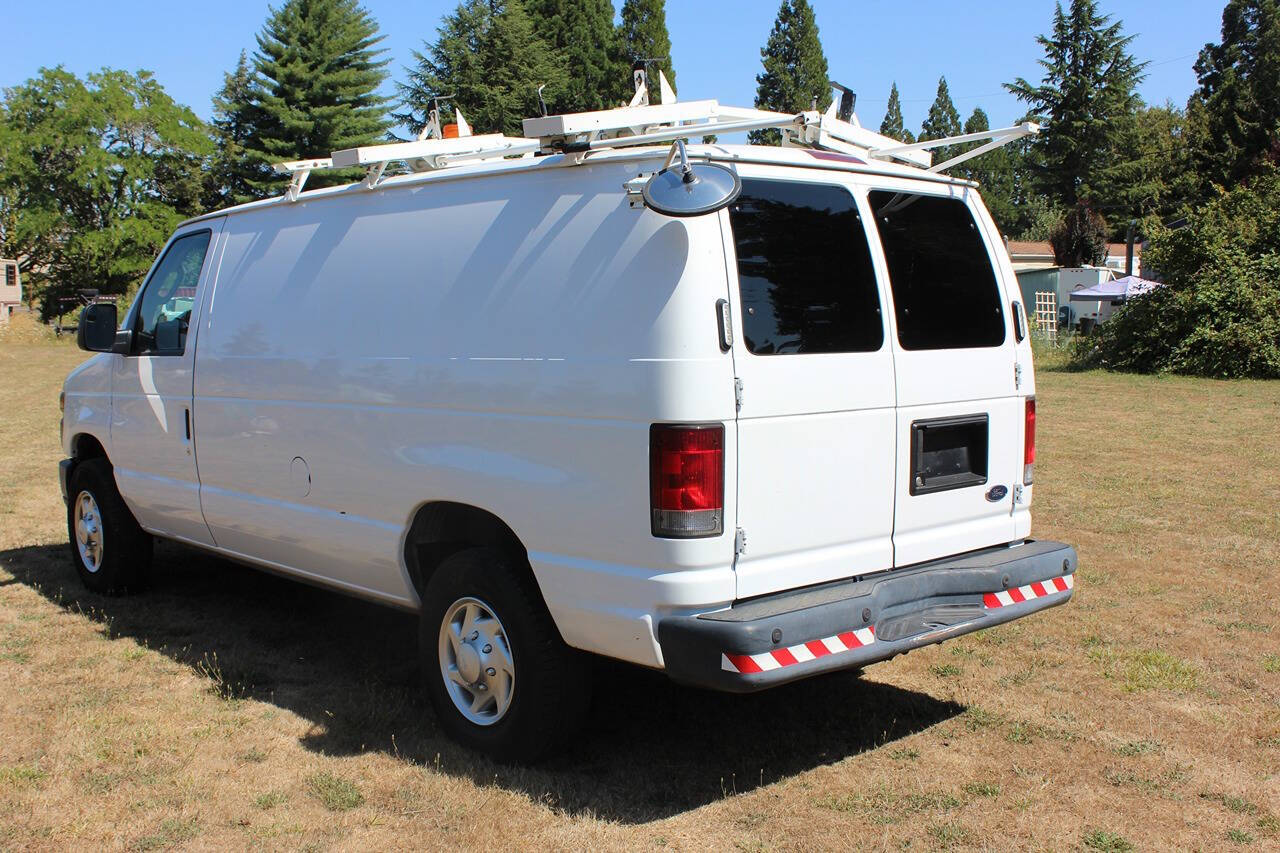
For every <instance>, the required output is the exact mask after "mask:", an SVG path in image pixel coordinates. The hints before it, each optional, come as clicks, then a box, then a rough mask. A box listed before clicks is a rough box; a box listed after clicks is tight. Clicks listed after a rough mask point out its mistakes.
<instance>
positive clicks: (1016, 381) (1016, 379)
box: [1013, 361, 1022, 391]
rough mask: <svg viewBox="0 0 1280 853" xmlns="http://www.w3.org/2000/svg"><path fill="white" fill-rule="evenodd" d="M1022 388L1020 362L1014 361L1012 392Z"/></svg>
mask: <svg viewBox="0 0 1280 853" xmlns="http://www.w3.org/2000/svg"><path fill="white" fill-rule="evenodd" d="M1021 387H1022V362H1020V361H1015V362H1014V363H1013V390H1015V391H1016V390H1018V389H1019V388H1021Z"/></svg>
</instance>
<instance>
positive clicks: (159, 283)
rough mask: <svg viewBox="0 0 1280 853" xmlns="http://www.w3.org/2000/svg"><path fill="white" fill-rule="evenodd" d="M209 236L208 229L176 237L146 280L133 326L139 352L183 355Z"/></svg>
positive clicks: (207, 248) (136, 349)
mask: <svg viewBox="0 0 1280 853" xmlns="http://www.w3.org/2000/svg"><path fill="white" fill-rule="evenodd" d="M209 237H210V233H209V232H208V231H199V232H196V233H194V234H187V235H185V236H183V237H179V238H178V239H177V240H174V241H173V243H171V244H170V245H169V250H168V251H167V252H165V253H164V257H163V258H161V260H160V264H159V266H157V267H156V271H155V272H154V273H153V274H152V276H151V278H150V279H148V280H147V283H146V287H145V289H144V290H143V291H142V304H141V305H139V306H138V319H137V322H136V324H135V326H134V329H135V330H136V332H137V334H136V336H135V339H136V342H137V343H136V348H135V351H136V352H137V353H138V354H144V353H146V354H150V355H182V353H183V350H185V349H186V346H187V326H188V325H189V324H190V322H191V309H192V307H193V306H194V304H195V296H196V284H197V283H198V282H199V281H200V268H201V267H203V266H204V256H205V252H207V251H208V250H209Z"/></svg>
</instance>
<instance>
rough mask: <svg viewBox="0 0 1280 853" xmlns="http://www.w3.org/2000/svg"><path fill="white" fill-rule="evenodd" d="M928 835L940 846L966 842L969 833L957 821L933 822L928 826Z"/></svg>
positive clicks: (951, 845) (967, 841)
mask: <svg viewBox="0 0 1280 853" xmlns="http://www.w3.org/2000/svg"><path fill="white" fill-rule="evenodd" d="M929 837H930V838H932V839H933V840H934V841H936V842H937V843H938V844H939V845H940V846H942V847H954V846H956V845H960V844H968V843H969V841H970V839H971V834H970V832H969V830H967V829H965V828H964V827H963V826H960V825H959V824H957V823H935V824H933V825H932V826H930V827H929Z"/></svg>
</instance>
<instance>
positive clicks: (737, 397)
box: [733, 376, 742, 412]
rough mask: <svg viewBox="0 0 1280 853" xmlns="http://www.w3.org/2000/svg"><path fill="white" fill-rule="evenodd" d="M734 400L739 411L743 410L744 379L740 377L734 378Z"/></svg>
mask: <svg viewBox="0 0 1280 853" xmlns="http://www.w3.org/2000/svg"><path fill="white" fill-rule="evenodd" d="M733 401H734V404H735V405H736V406H737V408H738V411H739V412H741V411H742V380H741V379H739V378H738V377H736V376H735V377H734V378H733Z"/></svg>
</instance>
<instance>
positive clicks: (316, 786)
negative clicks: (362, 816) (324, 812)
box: [307, 771, 364, 812]
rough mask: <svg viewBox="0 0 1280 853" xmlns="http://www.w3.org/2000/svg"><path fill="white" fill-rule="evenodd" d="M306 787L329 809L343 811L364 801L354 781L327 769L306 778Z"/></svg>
mask: <svg viewBox="0 0 1280 853" xmlns="http://www.w3.org/2000/svg"><path fill="white" fill-rule="evenodd" d="M307 787H308V788H310V789H311V793H312V795H313V796H314V797H315V798H316V799H317V800H319V801H320V802H321V803H322V804H324V807H325V808H326V809H329V810H330V811H334V812H345V811H348V810H350V809H354V808H355V807H357V806H359V805H361V804H363V803H364V794H362V793H360V789H359V788H357V787H356V786H355V783H353V782H349V781H347V780H346V779H343V778H342V777H341V776H335V775H333V774H332V773H329V772H328V771H325V772H323V773H317V774H316V775H314V776H312V777H311V778H310V779H308V780H307Z"/></svg>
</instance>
